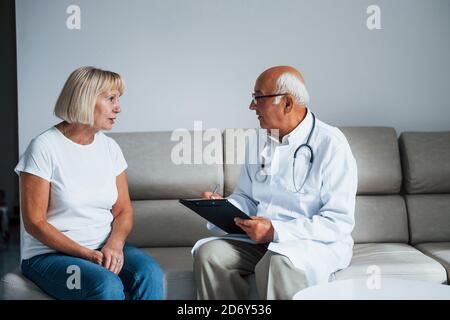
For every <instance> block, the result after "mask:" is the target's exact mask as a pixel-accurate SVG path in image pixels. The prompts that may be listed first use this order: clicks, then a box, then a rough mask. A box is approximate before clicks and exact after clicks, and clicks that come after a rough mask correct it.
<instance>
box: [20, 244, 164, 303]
mask: <svg viewBox="0 0 450 320" xmlns="http://www.w3.org/2000/svg"><path fill="white" fill-rule="evenodd" d="M123 254H124V264H123V267H122V270H121V271H120V273H119V274H118V275H117V274H115V273H113V272H111V271H109V270H108V269H106V268H104V267H102V266H100V265H98V264H95V263H93V262H90V261H87V260H84V259H81V258H77V257H72V256H68V255H65V254H62V253H48V254H42V255H38V256H35V257H32V258H30V259H27V260H22V273H23V274H24V275H25V276H26V277H27V278H29V279H30V280H32V281H33V282H34V283H35V284H36V285H37V286H38V287H40V288H41V289H42V290H43V291H45V292H46V293H47V294H49V295H50V296H52V297H54V298H56V299H87V300H124V299H125V293H124V291H126V292H128V293H129V298H130V299H132V300H156V299H162V298H163V291H164V290H163V272H162V271H161V268H160V266H159V265H158V263H157V262H156V260H155V259H153V258H152V257H150V256H148V255H146V254H145V253H144V252H143V251H141V250H139V249H138V248H136V247H134V246H131V245H129V244H126V245H125V246H124V248H123Z"/></svg>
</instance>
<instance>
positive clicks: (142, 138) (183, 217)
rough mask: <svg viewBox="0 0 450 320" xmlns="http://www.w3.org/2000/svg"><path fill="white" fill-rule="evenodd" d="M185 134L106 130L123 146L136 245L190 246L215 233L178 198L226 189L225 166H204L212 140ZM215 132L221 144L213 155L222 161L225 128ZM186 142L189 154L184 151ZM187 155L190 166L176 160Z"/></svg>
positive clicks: (220, 164) (131, 238)
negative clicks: (113, 131)
mask: <svg viewBox="0 0 450 320" xmlns="http://www.w3.org/2000/svg"><path fill="white" fill-rule="evenodd" d="M185 133H186V134H185V135H183V133H181V134H173V133H172V132H137V133H111V134H108V135H109V136H111V137H112V138H113V139H114V140H115V141H116V142H117V143H118V144H119V146H120V147H121V149H122V152H123V154H124V156H125V159H126V161H127V163H128V169H127V179H128V185H129V192H130V197H131V200H132V203H133V209H134V226H133V231H132V233H131V234H130V236H129V239H128V241H129V242H130V243H133V244H134V245H137V246H140V247H160V246H162V247H164V246H191V245H193V244H194V243H195V242H196V241H197V240H198V239H200V238H203V237H206V236H210V235H213V233H212V232H210V231H208V230H207V229H206V222H205V220H203V219H202V218H201V217H199V216H198V215H197V214H195V213H193V212H192V211H190V210H189V209H187V208H186V207H184V206H183V205H181V204H180V203H179V202H178V200H179V199H181V198H183V199H188V198H199V197H200V195H201V193H202V192H203V191H205V190H212V189H214V187H215V186H216V185H217V184H219V188H218V192H220V193H222V192H223V165H222V163H220V162H219V163H217V164H205V163H203V164H202V163H201V162H203V161H202V156H203V152H204V151H205V150H206V151H208V149H207V148H205V147H206V146H208V145H210V143H208V142H207V141H203V139H202V138H201V137H200V138H199V137H198V136H195V135H194V133H193V132H187V131H186V132H185ZM202 134H203V132H202ZM181 136H184V138H180V137H181ZM214 136H216V139H215V143H217V144H218V146H217V147H216V148H215V152H218V154H216V155H215V156H217V157H218V158H220V159H223V154H222V149H223V148H222V135H221V132H219V131H217V132H216V134H215V135H214ZM194 140H195V141H194ZM183 143H185V145H184V147H185V148H184V151H185V152H187V154H183V152H182V150H181V146H182V144H183ZM194 144H196V145H194ZM189 152H190V153H191V154H190V156H189V154H188V153H189ZM183 157H185V158H184V159H182V160H181V158H183ZM187 159H190V162H191V163H190V164H189V163H185V164H177V162H181V161H183V160H186V161H188V160H187ZM196 162H197V164H196Z"/></svg>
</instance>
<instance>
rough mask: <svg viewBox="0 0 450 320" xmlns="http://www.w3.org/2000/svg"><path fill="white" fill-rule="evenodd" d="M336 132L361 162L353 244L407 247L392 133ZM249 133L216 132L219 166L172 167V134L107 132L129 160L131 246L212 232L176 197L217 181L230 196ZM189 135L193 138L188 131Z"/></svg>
mask: <svg viewBox="0 0 450 320" xmlns="http://www.w3.org/2000/svg"><path fill="white" fill-rule="evenodd" d="M341 130H342V132H343V133H344V134H345V136H346V137H347V139H348V141H349V144H350V147H351V149H352V151H353V154H354V156H355V159H356V162H357V165H358V180H359V181H358V196H357V201H356V211H355V219H356V226H355V229H354V231H353V238H354V240H355V242H356V243H363V242H405V243H406V242H408V223H407V215H406V206H405V202H404V199H403V198H402V196H401V195H400V189H401V180H402V172H401V168H400V157H399V151H398V144H397V136H396V133H395V131H394V129H392V128H383V127H343V128H341ZM247 134H248V131H246V130H244V129H233V130H231V129H228V130H225V131H224V132H223V134H218V137H216V140H217V143H218V144H219V145H220V147H219V148H216V150H215V152H216V153H217V154H216V156H217V157H218V158H221V159H222V163H220V162H219V163H214V164H204V163H203V164H176V163H175V162H174V159H173V158H174V155H175V156H176V155H177V154H178V155H179V150H180V148H178V147H179V146H180V143H183V142H182V141H180V140H179V139H178V140H175V141H173V140H174V139H173V138H174V136H173V133H171V132H139V133H111V134H109V135H110V136H111V137H112V138H113V139H115V141H116V142H117V143H118V144H119V145H120V147H121V148H122V151H123V153H124V156H125V159H126V160H127V162H128V169H127V178H128V184H129V191H130V197H131V199H132V202H133V208H134V228H133V231H132V233H131V234H130V237H129V241H130V242H131V243H133V244H135V245H137V246H141V247H142V246H145V247H154V246H191V245H193V244H194V243H195V242H196V241H197V240H198V239H201V238H203V237H206V236H210V235H214V233H212V232H210V231H208V230H207V229H206V222H205V220H204V219H202V218H201V217H199V216H197V215H196V214H195V213H193V212H191V211H190V210H189V209H187V208H185V207H184V206H182V205H181V204H180V203H179V202H178V199H180V198H198V197H199V196H200V194H201V192H203V191H205V190H212V189H213V188H214V187H215V185H216V184H219V189H218V192H219V193H223V194H224V195H225V196H228V195H229V194H230V193H231V192H232V191H233V189H234V186H235V183H236V180H237V177H238V175H239V172H240V167H241V165H240V164H234V163H236V161H237V159H238V158H241V159H242V153H243V152H245V148H242V146H243V144H242V143H236V141H237V140H239V139H241V140H240V141H242V139H244V140H245V135H247ZM190 136H191V137H194V134H193V133H192V132H191V133H190ZM236 139H237V140H236ZM192 140H194V139H192ZM197 140H198V139H197ZM232 140H234V141H232ZM202 141H203V142H201V143H202V146H200V147H199V146H198V145H197V147H194V146H192V145H191V146H190V150H191V153H192V154H191V156H190V158H191V160H192V162H195V161H194V160H195V157H196V156H197V160H198V159H199V157H200V154H199V153H202V152H205V147H207V145H208V143H209V142H208V141H206V142H205V139H203V140H202ZM197 142H198V141H197ZM184 143H187V142H186V141H184ZM191 143H194V141H191ZM206 149H207V148H206ZM174 152H175V154H174ZM233 156H234V157H233ZM232 158H233V159H232ZM230 162H231V163H232V164H230Z"/></svg>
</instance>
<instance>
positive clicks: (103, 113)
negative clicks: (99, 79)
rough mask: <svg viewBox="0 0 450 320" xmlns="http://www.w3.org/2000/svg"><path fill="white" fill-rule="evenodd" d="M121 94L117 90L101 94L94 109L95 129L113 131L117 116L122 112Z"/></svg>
mask: <svg viewBox="0 0 450 320" xmlns="http://www.w3.org/2000/svg"><path fill="white" fill-rule="evenodd" d="M119 96H120V92H119V91H118V90H116V89H113V90H108V91H105V92H103V93H101V94H100V95H99V96H98V98H97V102H96V103H95V108H94V128H96V129H98V130H111V129H112V126H113V124H114V121H115V120H116V118H117V114H118V113H119V112H121V111H122V109H121V108H120V105H119Z"/></svg>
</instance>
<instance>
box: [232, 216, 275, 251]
mask: <svg viewBox="0 0 450 320" xmlns="http://www.w3.org/2000/svg"><path fill="white" fill-rule="evenodd" d="M234 222H235V223H236V225H237V226H238V227H240V228H241V229H242V230H244V231H245V232H246V233H247V235H248V236H249V237H250V239H252V240H253V241H255V242H256V243H258V244H260V243H267V242H271V241H273V234H274V229H273V226H272V222H271V221H270V220H269V219H266V218H263V217H257V216H256V217H251V220H250V219H240V218H235V219H234Z"/></svg>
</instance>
